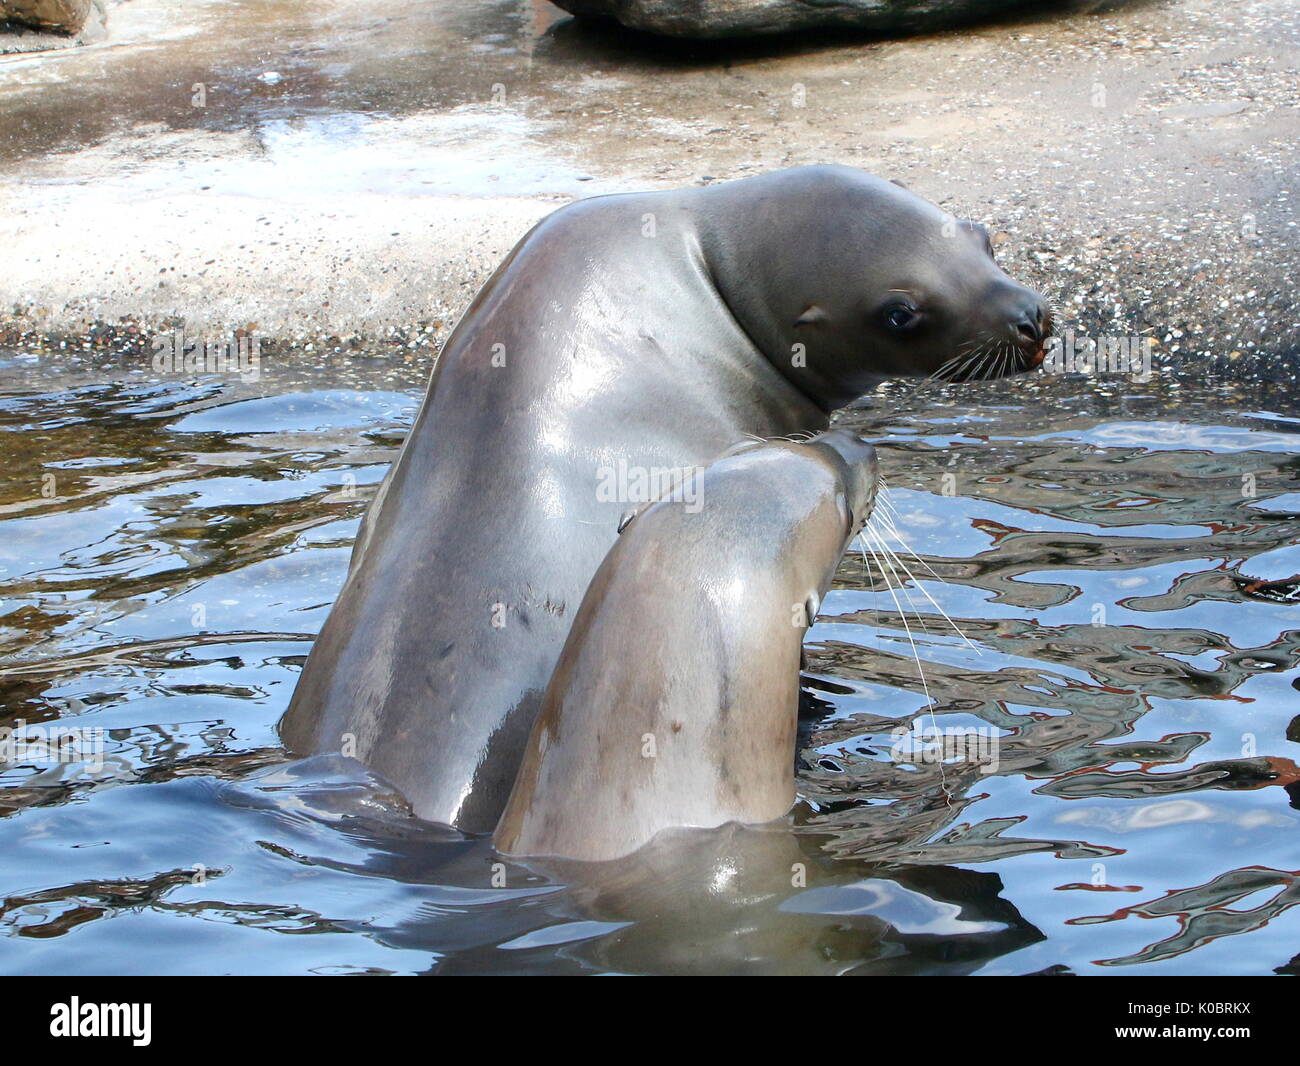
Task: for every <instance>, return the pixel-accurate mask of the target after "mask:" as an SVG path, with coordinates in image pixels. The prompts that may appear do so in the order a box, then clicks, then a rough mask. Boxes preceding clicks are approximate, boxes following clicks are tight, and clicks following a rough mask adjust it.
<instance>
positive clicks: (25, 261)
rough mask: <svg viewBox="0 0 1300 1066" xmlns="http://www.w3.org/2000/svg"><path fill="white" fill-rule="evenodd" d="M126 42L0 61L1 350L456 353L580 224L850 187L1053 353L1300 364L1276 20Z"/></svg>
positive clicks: (301, 6)
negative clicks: (331, 346) (494, 290)
mask: <svg viewBox="0 0 1300 1066" xmlns="http://www.w3.org/2000/svg"><path fill="white" fill-rule="evenodd" d="M113 18H114V23H113V30H112V34H111V35H110V37H109V39H108V40H106V41H105V42H102V43H100V44H94V45H89V46H86V47H83V48H78V49H75V50H71V51H64V52H58V53H49V54H46V55H42V56H33V55H18V56H7V57H3V58H0V122H2V125H0V244H2V245H3V247H4V248H5V250H6V260H7V262H8V263H10V264H12V266H11V267H10V269H8V270H6V271H5V272H4V273H3V275H2V276H0V310H2V312H3V326H2V327H0V328H2V329H3V333H2V334H0V342H7V343H9V344H10V345H13V344H37V343H42V338H45V339H48V338H50V337H54V338H57V339H59V341H60V342H61V343H63V342H66V341H67V340H68V339H69V338H74V339H75V338H78V337H96V338H112V337H113V335H114V330H113V329H104V328H103V327H104V324H105V323H107V324H109V325H110V326H122V327H123V329H122V330H120V331H118V332H119V333H126V332H129V333H131V334H134V335H139V334H141V333H148V332H149V331H153V330H163V329H167V328H170V327H171V326H172V325H173V324H175V323H177V322H181V323H184V325H185V326H186V328H187V330H188V331H189V332H190V334H191V335H211V334H214V333H217V334H224V333H228V332H230V331H234V330H241V331H244V332H249V331H251V332H254V333H256V334H258V335H260V336H263V337H266V338H269V339H274V340H282V341H285V342H286V343H295V344H302V343H305V342H312V341H315V340H318V339H320V340H324V339H330V338H334V339H337V338H344V339H348V340H357V339H365V338H367V337H384V336H390V335H392V334H393V333H394V332H398V333H403V334H410V335H419V336H423V337H428V338H429V339H430V343H433V344H436V343H437V341H438V339H440V338H441V337H442V336H445V332H446V329H447V328H448V326H449V325H450V324H452V323H454V320H455V318H456V316H457V315H458V314H459V313H460V312H461V310H462V309H463V308H464V307H465V306H466V304H467V303H468V302H469V300H470V298H471V297H472V295H473V292H474V291H475V290H476V289H477V287H478V286H479V285H480V284H481V283H482V282H483V281H484V280H485V279H486V277H487V276H488V274H489V273H490V272H491V270H492V269H493V268H494V267H495V266H496V264H497V263H498V262H499V261H500V259H501V258H502V257H503V256H504V255H505V253H506V252H507V251H508V249H509V248H510V246H511V245H512V244H513V243H514V241H515V240H517V239H518V237H519V236H521V235H522V234H523V233H524V232H525V231H526V230H527V229H528V227H529V226H530V225H531V224H532V223H533V222H534V221H535V220H536V219H537V218H539V217H540V216H541V215H543V214H545V213H546V212H548V211H550V210H553V209H554V208H555V207H556V206H558V205H560V204H562V203H565V202H568V201H569V200H571V199H573V198H575V197H579V196H583V195H590V194H593V193H600V192H609V191H617V190H624V189H635V188H657V187H667V186H674V185H687V184H694V183H700V182H706V181H711V180H724V179H728V178H736V177H742V176H745V175H746V174H751V173H755V172H758V171H762V170H767V169H774V168H777V167H782V166H793V165H799V164H803V163H812V162H824V161H835V162H843V163H848V164H851V165H856V166H860V167H863V168H864V169H867V170H871V171H874V172H876V173H881V174H885V175H887V176H890V177H899V178H902V179H903V180H905V181H906V182H907V183H908V185H909V186H910V187H912V188H914V189H915V190H916V191H918V192H920V193H921V194H923V195H925V196H928V197H929V198H931V199H933V200H935V201H937V202H939V203H941V204H943V205H944V206H945V207H947V208H948V209H949V210H952V211H953V212H954V213H955V214H961V215H966V216H969V217H974V218H977V219H979V220H980V221H983V222H985V223H986V224H988V225H989V226H990V228H991V229H993V230H994V232H995V234H996V235H997V243H998V254H999V258H1000V259H1001V260H1002V261H1003V262H1004V264H1005V265H1006V266H1007V269H1008V270H1010V271H1011V272H1012V273H1014V274H1017V275H1018V276H1021V277H1023V278H1025V280H1027V281H1029V282H1030V283H1032V284H1035V285H1037V286H1038V287H1040V288H1041V289H1042V290H1044V291H1045V292H1047V293H1048V294H1049V296H1050V297H1051V298H1052V300H1053V302H1054V303H1055V305H1056V307H1057V309H1058V318H1059V319H1060V320H1061V321H1062V322H1063V323H1072V324H1074V325H1076V326H1077V327H1079V328H1081V329H1088V330H1092V331H1103V330H1104V331H1111V332H1138V333H1142V334H1143V335H1145V336H1153V337H1155V338H1156V339H1157V340H1158V342H1159V344H1160V350H1161V352H1162V353H1164V354H1166V355H1168V356H1170V357H1177V356H1187V355H1194V356H1197V357H1205V358H1215V359H1221V360H1226V361H1231V360H1240V359H1247V360H1249V359H1257V358H1263V359H1264V360H1266V361H1270V360H1271V361H1276V360H1278V359H1290V358H1292V357H1294V355H1295V353H1296V352H1297V350H1300V324H1298V323H1297V310H1296V302H1295V300H1294V295H1293V291H1292V284H1293V283H1292V278H1293V277H1294V276H1295V274H1296V273H1297V270H1296V267H1297V266H1298V265H1300V263H1298V261H1297V260H1298V257H1297V237H1296V235H1297V232H1298V231H1297V228H1296V227H1297V220H1296V214H1295V203H1296V196H1297V194H1300V190H1297V188H1296V186H1297V167H1296V165H1295V163H1296V158H1295V157H1296V147H1295V146H1296V143H1297V132H1298V131H1300V124H1298V122H1297V117H1296V116H1297V113H1298V109H1300V76H1297V42H1298V41H1300V15H1298V14H1297V12H1296V10H1295V9H1294V6H1293V5H1292V4H1290V3H1287V2H1284V0H1243V2H1241V3H1238V4H1234V5H1230V6H1224V5H1221V4H1217V3H1214V2H1212V0H1146V2H1138V3H1133V4H1128V5H1125V6H1124V7H1123V8H1122V9H1119V10H1116V11H1113V12H1108V13H1104V14H1096V15H1078V14H1061V13H1059V12H1057V13H1052V14H1042V15H1038V16H1033V17H1025V18H1021V19H1019V20H1015V21H1008V22H1003V23H999V24H996V25H990V26H984V27H979V28H970V29H966V30H963V31H960V32H954V33H945V34H936V35H932V36H926V37H917V38H911V39H907V40H898V41H880V40H869V39H858V38H844V39H830V40H827V39H825V38H821V39H800V40H791V41H784V42H770V41H769V42H763V43H761V44H746V45H741V46H736V47H717V46H698V47H696V46H684V45H664V44H662V43H656V42H654V41H653V40H647V39H646V38H645V37H644V36H642V35H636V34H631V33H628V32H624V31H611V30H607V29H599V28H592V27H587V26H581V25H578V23H577V20H569V19H565V18H564V17H563V14H562V13H561V12H559V11H558V9H555V8H553V7H551V5H549V4H546V3H543V2H541V0H526V2H520V0H483V2H481V3H475V4H471V5H466V4H461V3H454V2H452V0H406V2H399V3H397V4H394V5H390V6H388V7H387V8H386V10H385V13H384V14H383V15H379V14H376V12H375V11H374V9H373V8H372V7H371V6H370V5H366V4H363V3H360V2H359V0H335V2H333V3H327V4H324V5H322V4H309V3H305V2H302V0H196V2H195V3H194V4H192V5H189V6H187V7H186V8H185V9H184V12H183V19H184V21H183V22H178V21H177V20H176V13H175V11H174V10H173V8H172V7H171V6H170V5H166V4H164V3H163V2H162V0H129V2H127V3H122V4H119V5H117V6H115V7H114V8H113ZM106 343H113V342H112V341H111V340H108V341H106Z"/></svg>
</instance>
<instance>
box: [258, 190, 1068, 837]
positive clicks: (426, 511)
mask: <svg viewBox="0 0 1300 1066" xmlns="http://www.w3.org/2000/svg"><path fill="white" fill-rule="evenodd" d="M1048 322H1049V318H1048V315H1047V310H1046V307H1045V305H1044V303H1043V301H1042V299H1041V298H1040V297H1039V296H1037V295H1036V294H1035V293H1033V292H1032V291H1030V290H1029V289H1027V288H1025V287H1024V286H1023V285H1020V284H1018V283H1017V282H1015V281H1013V280H1012V279H1011V278H1009V277H1007V275H1006V274H1004V273H1003V272H1002V271H1001V270H1000V269H999V268H998V266H997V264H996V263H994V261H993V258H992V254H991V248H990V246H989V243H988V237H987V234H986V233H985V232H984V230H983V228H982V227H979V226H973V225H971V224H969V223H957V222H955V221H954V220H953V219H952V218H950V217H949V216H948V215H946V214H945V213H944V212H943V211H941V210H940V209H939V208H938V207H936V206H934V205H933V204H931V203H929V202H927V201H926V200H923V199H922V198H921V197H919V196H916V195H915V194H913V193H911V192H909V191H907V190H906V189H903V188H901V187H900V186H898V185H895V184H893V183H892V182H889V181H885V180H883V179H880V178H876V177H872V176H871V175H868V174H864V173H863V172H861V171H859V170H854V169H852V168H850V167H841V166H817V167H802V168H798V169H794V170H786V171H779V172H775V173H771V174H765V175H761V176H757V177H753V178H745V179H742V180H740V181H734V182H726V183H722V184H718V185H711V186H706V187H699V188H692V189H684V190H673V191H665V192H653V193H634V194H626V195H616V196H601V197H595V198H592V199H589V200H580V201H578V202H576V203H573V204H570V205H568V206H566V207H563V208H561V209H560V210H558V211H556V212H554V213H553V214H551V215H549V216H547V217H546V218H544V219H543V220H542V221H541V222H539V223H538V224H537V226H535V227H534V228H533V229H532V230H531V231H530V232H529V233H528V234H527V235H526V236H525V237H524V238H523V239H522V240H521V241H520V242H519V244H518V245H516V246H515V248H514V250H513V251H512V252H511V253H510V255H509V256H508V257H507V258H506V260H505V262H504V263H502V265H501V267H500V268H499V269H498V270H497V272H496V273H495V274H494V275H493V276H492V278H491V279H490V280H489V281H488V283H487V284H486V285H485V286H484V287H483V289H482V291H480V292H479V294H478V296H477V297H476V298H475V299H474V302H473V303H472V304H471V305H470V307H469V309H468V310H467V311H466V313H465V315H464V317H463V318H462V319H461V322H460V324H459V325H458V326H457V328H456V330H455V332H454V333H453V335H452V336H451V338H450V339H449V340H448V341H447V344H446V346H445V348H444V350H443V352H442V354H441V356H440V357H439V359H438V363H437V366H436V367H435V369H434V372H433V375H432V378H431V380H430V382H429V389H428V393H427V395H426V397H425V400H424V404H423V406H422V407H421V409H420V412H419V414H418V415H417V417H416V420H415V423H414V425H413V426H412V428H411V431H410V434H409V435H408V437H407V439H406V442H405V444H404V445H403V448H402V452H401V454H400V456H399V457H398V459H397V462H396V463H395V464H394V466H393V469H392V470H391V471H390V473H389V475H388V478H387V479H386V480H385V482H384V484H383V486H382V488H381V490H380V494H379V496H378V497H377V498H376V500H375V502H374V503H373V504H372V506H371V508H370V511H369V513H368V514H367V516H366V519H365V522H364V525H363V527H362V531H361V534H360V536H359V537H358V541H357V547H356V549H355V550H354V552H353V556H352V564H351V567H350V570H349V574H348V578H347V581H346V583H345V585H344V587H343V590H342V592H341V593H340V594H339V598H338V600H337V602H336V603H335V605H334V608H333V610H332V612H331V613H330V616H329V618H328V619H327V620H326V623H325V625H324V627H323V629H322V630H321V633H320V636H319V637H318V638H317V640H316V642H315V645H314V647H313V648H312V652H311V655H310V656H309V658H308V660H307V664H306V666H305V668H304V670H303V673H302V676H301V678H300V680H299V682H298V686H297V690H296V691H295V693H294V696H293V699H292V701H291V703H290V706H289V708H288V710H287V711H286V713H285V716H284V718H283V720H282V722H281V725H280V732H281V737H282V739H283V741H284V743H285V745H286V746H287V747H288V748H289V749H290V750H291V751H295V752H298V753H302V754H309V753H318V752H328V751H340V750H341V751H343V752H344V753H345V754H349V755H355V756H356V757H357V758H359V759H360V760H361V761H363V762H364V763H366V764H367V765H368V766H370V767H371V768H372V769H373V770H375V771H377V772H378V773H379V774H381V775H382V776H384V777H386V778H387V779H388V780H389V781H390V782H391V783H393V784H394V785H396V786H397V787H398V788H399V789H401V790H402V792H403V793H404V794H405V795H406V797H407V798H408V799H409V801H410V802H411V804H412V807H413V808H414V810H415V811H416V813H417V814H419V815H420V816H421V817H423V818H426V819H428V820H431V821H440V822H447V823H450V824H453V825H456V826H458V827H460V828H463V829H466V830H471V831H484V832H490V831H491V829H492V828H493V826H495V824H496V821H497V818H498V816H499V815H500V813H501V809H502V807H503V806H504V804H505V801H506V797H507V796H508V795H509V793H510V788H511V785H512V783H513V781H514V778H515V773H516V771H517V769H518V767H519V761H520V759H521V757H522V755H523V748H524V744H525V742H526V740H527V738H528V734H529V730H530V729H531V727H532V723H533V720H534V718H535V717H536V713H537V708H538V706H539V705H540V701H541V696H542V692H543V691H544V689H545V688H546V684H547V681H548V680H549V678H550V676H551V672H552V670H553V668H554V666H555V660H556V658H557V656H558V655H559V652H560V648H561V646H562V645H563V643H564V639H565V637H566V636H567V634H568V631H569V625H570V622H571V621H572V617H573V612H574V610H575V609H576V607H577V605H578V603H579V602H580V601H581V599H582V595H583V593H584V592H585V591H586V588H587V584H588V582H589V581H590V580H591V576H592V574H594V573H595V571H596V567H597V566H599V565H600V562H601V560H602V559H603V558H604V557H605V554H606V552H607V551H608V550H609V548H610V545H611V544H612V543H613V542H614V538H615V529H616V526H617V522H618V518H619V516H620V515H621V514H622V512H623V511H624V510H625V509H626V508H627V506H628V505H629V504H634V503H638V502H644V501H645V500H648V499H650V498H652V496H653V491H652V489H653V482H654V481H655V479H656V476H657V475H662V474H664V472H672V471H679V470H682V469H685V468H691V467H695V466H699V465H702V464H705V463H707V462H709V461H710V460H711V459H713V458H714V457H715V456H717V455H718V454H719V453H720V452H721V451H722V450H723V449H724V448H726V447H727V446H728V445H729V444H730V443H731V442H733V441H735V440H738V439H740V438H741V437H744V436H746V435H755V436H760V437H774V436H787V435H789V434H792V433H796V432H808V433H813V432H817V431H818V430H821V429H823V428H825V426H826V425H827V424H828V413H829V412H831V411H833V410H835V409H836V408H837V407H840V406H842V405H844V404H845V403H847V402H849V401H851V400H853V399H856V398H857V397H859V396H861V395H862V394H863V393H864V392H865V391H867V390H868V389H869V388H871V387H873V386H874V384H876V383H877V382H879V381H881V380H882V379H883V378H885V377H887V376H893V375H911V376H924V375H930V374H939V375H940V376H942V377H945V378H951V379H958V378H973V377H986V376H993V375H996V374H998V373H1010V372H1013V371H1018V370H1023V369H1026V368H1027V367H1029V366H1030V365H1032V364H1033V363H1034V361H1035V360H1037V359H1041V355H1042V343H1043V338H1044V337H1045V336H1046V333H1047V330H1048Z"/></svg>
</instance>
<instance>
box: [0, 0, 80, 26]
mask: <svg viewBox="0 0 1300 1066" xmlns="http://www.w3.org/2000/svg"><path fill="white" fill-rule="evenodd" d="M93 6H94V0H0V22H18V23H22V24H23V25H24V26H35V27H36V28H37V29H42V30H58V31H59V32H60V33H80V32H81V29H82V27H83V26H85V25H86V19H87V18H89V17H90V10H91V8H92V7H93Z"/></svg>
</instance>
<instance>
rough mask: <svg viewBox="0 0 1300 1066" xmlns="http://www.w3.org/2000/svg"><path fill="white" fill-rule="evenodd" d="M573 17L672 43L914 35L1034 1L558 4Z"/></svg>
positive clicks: (607, 0) (566, 0) (610, 0)
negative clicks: (820, 32) (843, 31)
mask: <svg viewBox="0 0 1300 1066" xmlns="http://www.w3.org/2000/svg"><path fill="white" fill-rule="evenodd" d="M553 2H554V3H555V4H558V5H559V6H560V7H562V8H564V10H565V11H568V12H570V13H571V14H574V15H582V16H587V17H591V18H606V19H614V20H615V21H617V22H621V23H622V24H623V25H624V26H629V27H631V28H632V29H637V30H646V31H648V32H650V33H660V34H665V35H667V36H670V37H741V36H747V35H750V34H765V33H787V32H789V31H792V30H812V29H825V28H853V29H860V30H869V31H873V32H879V33H911V32H916V31H919V30H927V29H934V28H937V27H939V26H944V25H952V24H954V23H958V22H965V21H971V20H976V19H982V18H989V17H993V16H998V15H1004V14H1006V13H1007V12H1008V11H1013V10H1015V9H1016V8H1024V7H1028V6H1030V0H553Z"/></svg>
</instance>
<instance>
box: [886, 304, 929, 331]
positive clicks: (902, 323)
mask: <svg viewBox="0 0 1300 1066" xmlns="http://www.w3.org/2000/svg"><path fill="white" fill-rule="evenodd" d="M920 319H921V316H920V314H918V313H917V311H916V309H915V308H914V307H909V306H908V305H907V304H890V306H888V307H886V308H885V325H886V326H888V327H889V328H890V329H892V330H897V331H901V330H905V329H911V328H912V327H913V326H915V325H916V323H917V322H919V321H920Z"/></svg>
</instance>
